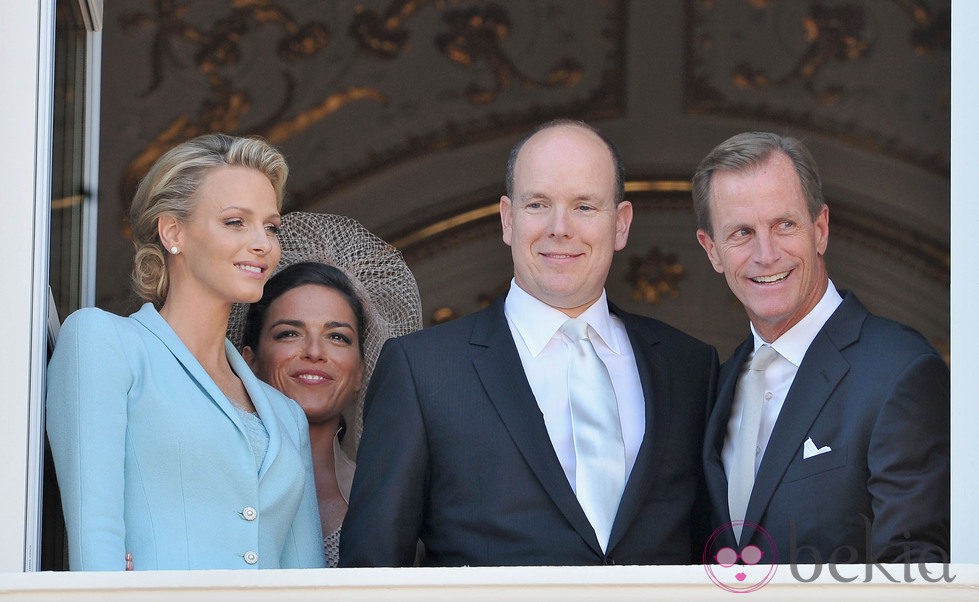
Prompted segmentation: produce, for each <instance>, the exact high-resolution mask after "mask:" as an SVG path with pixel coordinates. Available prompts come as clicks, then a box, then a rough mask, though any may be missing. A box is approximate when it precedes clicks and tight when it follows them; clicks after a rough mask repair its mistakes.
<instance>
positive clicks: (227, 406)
mask: <svg viewBox="0 0 979 602" xmlns="http://www.w3.org/2000/svg"><path fill="white" fill-rule="evenodd" d="M130 317H132V318H133V319H135V320H136V321H137V322H139V323H140V324H142V325H143V326H144V327H146V329H147V330H149V331H150V332H151V333H153V335H154V336H155V337H157V338H158V339H159V340H160V342H161V343H163V344H164V345H165V346H166V347H167V349H169V350H170V353H172V354H173V357H174V358H175V359H176V360H177V361H178V362H179V363H180V365H181V366H183V368H184V370H185V371H186V372H187V374H188V375H189V376H190V377H191V378H192V379H194V381H195V382H196V383H197V386H198V387H200V389H201V391H202V392H204V393H205V394H206V395H207V396H208V397H209V398H210V399H211V401H212V402H213V403H214V404H215V405H217V406H218V407H219V408H220V409H221V411H222V412H224V414H225V415H226V416H227V417H228V419H229V420H231V422H232V423H234V425H235V426H236V427H237V428H238V431H239V432H240V433H241V434H242V436H245V437H246V438H247V435H245V427H244V425H243V424H242V423H241V418H240V417H239V416H238V412H236V411H235V409H234V406H232V405H231V401H229V400H228V398H227V397H226V396H225V395H224V393H222V392H221V389H220V388H219V387H218V386H217V383H215V382H214V379H212V378H211V377H210V375H209V374H208V373H207V371H206V370H204V367H203V366H201V363H200V362H199V361H197V358H196V357H194V354H192V353H191V352H190V350H189V349H187V346H186V345H184V343H183V341H181V340H180V337H178V336H177V333H175V332H174V331H173V329H172V328H170V325H169V324H168V323H167V321H166V320H164V319H163V316H161V315H160V314H159V313H158V312H157V311H156V309H155V308H154V307H153V305H152V304H150V303H146V304H144V305H143V307H142V308H140V310H139V311H137V312H136V313H134V314H133V315H132V316H130ZM235 353H236V354H237V352H235Z"/></svg>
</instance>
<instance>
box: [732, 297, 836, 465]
mask: <svg viewBox="0 0 979 602" xmlns="http://www.w3.org/2000/svg"><path fill="white" fill-rule="evenodd" d="M842 302H843V298H842V297H840V293H839V292H838V291H837V290H836V287H835V286H833V281H832V280H830V281H829V282H828V285H827V287H826V292H825V293H823V296H822V298H821V299H820V300H819V303H817V304H816V306H815V307H813V308H812V310H811V311H810V312H809V313H808V314H806V316H805V317H804V318H802V319H801V320H799V322H798V323H796V325H795V326H793V327H792V328H790V329H788V330H787V331H786V332H785V333H784V334H783V335H782V336H780V337H779V338H777V339H776V340H775V341H773V342H772V343H769V344H770V345H771V346H772V348H773V349H774V350H775V351H777V352H778V357H776V358H775V361H773V362H772V363H771V365H770V366H769V367H768V369H767V370H765V373H764V378H765V402H764V404H765V405H764V406H763V407H762V413H761V427H760V428H759V429H758V447H757V448H755V474H757V473H758V466H759V465H760V464H761V459H762V458H763V457H764V456H765V449H766V448H767V447H768V440H769V439H770V438H771V436H772V430H773V429H774V428H775V421H776V420H778V415H779V413H780V412H781V411H782V404H784V403H785V397H786V395H788V393H789V388H790V387H791V386H792V381H794V380H795V375H796V373H797V372H798V371H799V366H801V365H802V358H804V357H805V355H806V351H807V350H808V349H809V345H811V344H812V341H813V339H815V338H816V335H817V334H819V331H820V330H821V329H822V327H823V324H825V323H826V320H829V318H830V316H832V315H833V312H835V311H836V308H837V307H839V306H840V303H842ZM751 334H752V336H753V337H754V343H755V346H754V351H753V352H752V354H751V356H749V357H748V358H747V360H746V361H745V363H744V366H743V367H742V368H741V376H740V377H738V386H737V389H736V390H735V392H734V402H733V405H732V407H731V418H730V419H729V420H728V423H727V437H726V438H725V439H724V449H723V450H722V451H721V459H722V460H723V462H724V472H725V474H726V475H727V477H728V480H730V478H731V463H732V462H734V442H735V441H736V440H737V434H738V428H739V426H740V424H741V414H742V413H743V412H744V407H743V397H744V396H743V395H742V394H741V393H742V392H741V383H742V381H743V380H744V375H745V372H746V371H747V370H748V364H749V363H750V362H751V357H753V356H754V353H755V352H757V351H758V348H759V347H761V346H762V345H764V344H766V343H765V341H764V339H762V338H761V337H760V336H759V335H758V332H757V331H756V330H755V326H754V324H752V325H751Z"/></svg>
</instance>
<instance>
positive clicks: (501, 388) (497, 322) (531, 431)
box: [469, 297, 602, 554]
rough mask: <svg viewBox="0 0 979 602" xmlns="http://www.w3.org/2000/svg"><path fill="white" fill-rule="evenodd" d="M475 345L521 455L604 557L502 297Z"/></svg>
mask: <svg viewBox="0 0 979 602" xmlns="http://www.w3.org/2000/svg"><path fill="white" fill-rule="evenodd" d="M469 342H470V348H471V349H472V357H473V366H474V367H475V368H476V372H477V373H478V374H479V379H480V382H481V383H482V385H483V388H484V389H485V391H486V394H487V395H488V396H489V399H490V401H491V402H492V403H493V405H494V407H495V408H496V411H497V413H498V414H499V416H500V419H501V420H502V421H503V424H504V425H505V427H506V429H507V431H508V432H509V434H510V437H511V439H512V440H513V442H514V444H515V445H516V446H517V449H519V450H520V453H521V455H523V457H524V459H525V460H526V461H527V464H528V466H530V469H531V471H533V473H534V475H535V476H536V477H537V479H538V481H540V483H541V485H542V486H543V487H544V490H545V491H547V494H548V495H549V496H550V497H551V499H552V500H553V501H554V503H555V505H556V506H557V507H558V509H559V510H560V511H561V513H562V514H564V516H565V518H567V520H568V522H570V523H571V525H572V526H573V527H574V529H575V530H576V531H578V533H579V534H580V535H581V537H582V539H584V540H585V541H586V542H587V543H588V545H589V546H591V547H592V549H594V550H595V552H596V553H598V554H602V550H601V546H599V544H598V539H597V538H596V537H595V531H594V529H593V528H592V526H591V523H589V522H588V518H587V517H585V513H584V511H582V509H581V506H580V505H579V504H578V498H576V497H575V494H574V491H573V490H572V489H571V484H570V483H568V479H567V478H566V477H565V476H564V469H562V468H561V463H560V461H559V460H558V457H557V454H556V453H555V452H554V448H553V446H552V445H551V439H550V436H549V435H548V434H547V427H546V426H545V425H544V416H543V414H541V411H540V408H539V407H538V405H537V400H536V399H535V398H534V393H533V390H532V389H531V388H530V383H528V382H527V376H526V374H525V373H524V371H523V369H522V368H521V366H522V364H521V362H520V355H519V354H518V353H517V347H516V345H515V344H514V342H513V336H512V335H511V333H510V327H509V324H508V323H507V321H506V317H505V316H504V314H503V298H502V297H501V298H500V299H498V300H497V301H496V302H495V303H494V304H493V305H492V306H491V307H490V308H489V309H487V310H486V311H483V312H481V313H480V314H479V315H478V316H477V319H476V323H475V325H474V327H473V332H472V335H471V337H470V341H469Z"/></svg>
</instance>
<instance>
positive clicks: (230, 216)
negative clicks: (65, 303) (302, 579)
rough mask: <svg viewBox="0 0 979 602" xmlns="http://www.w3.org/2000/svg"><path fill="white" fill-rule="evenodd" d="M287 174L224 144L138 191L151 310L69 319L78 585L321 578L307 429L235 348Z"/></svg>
mask: <svg viewBox="0 0 979 602" xmlns="http://www.w3.org/2000/svg"><path fill="white" fill-rule="evenodd" d="M287 175H288V167H287V166H286V162H285V159H284V158H283V157H282V155H281V154H280V153H279V152H278V151H277V150H276V149H274V148H273V147H271V146H270V145H268V144H267V143H265V142H264V141H261V140H256V139H248V138H235V137H231V136H226V135H222V134H214V135H206V136H201V137H199V138H195V139H193V140H190V141H188V142H184V143H182V144H180V145H178V146H177V147H175V148H173V149H172V150H170V151H169V152H167V153H166V154H164V155H163V156H162V157H160V159H159V160H158V161H157V162H156V164H154V166H153V167H152V168H151V169H150V171H149V173H148V174H147V175H146V177H145V178H144V180H143V181H142V182H141V183H140V186H139V189H138V190H137V192H136V197H135V199H134V201H133V204H132V209H131V211H130V222H131V225H132V230H133V241H134V243H135V245H136V249H137V251H136V259H135V268H134V281H135V287H136V291H137V293H138V294H139V295H140V296H141V297H142V298H143V299H145V300H146V301H147V303H146V304H145V305H143V307H142V308H141V309H140V310H139V311H137V312H136V313H134V314H133V315H131V316H129V317H121V316H116V315H113V314H110V313H107V312H104V311H101V310H98V309H94V308H88V309H82V310H79V311H78V312H75V313H74V314H72V315H71V316H69V318H68V319H67V320H66V321H65V324H64V326H63V328H62V330H61V334H60V337H59V341H58V344H57V346H56V348H55V351H54V355H53V357H52V360H51V364H50V367H49V371H48V374H49V376H48V398H47V425H48V436H49V439H50V441H51V448H52V452H53V455H54V460H55V467H56V470H57V476H58V482H59V485H60V488H61V496H62V502H63V506H64V513H65V522H66V526H67V529H68V542H69V560H70V566H71V568H72V570H122V569H123V568H126V566H127V559H128V560H129V564H130V565H131V568H133V569H135V570H140V569H219V568H241V569H250V568H293V567H318V566H323V563H324V560H323V548H322V540H321V538H320V519H319V513H318V510H317V504H316V493H315V483H314V480H313V474H312V465H311V456H310V444H309V431H308V428H307V422H306V418H305V416H304V414H303V412H302V410H301V409H300V408H299V406H297V405H296V404H295V403H294V402H292V401H291V400H289V399H288V398H286V397H285V396H283V395H282V394H281V393H279V392H278V391H276V390H275V389H273V388H272V387H270V386H268V385H266V384H265V383H263V382H261V381H260V380H258V379H257V378H255V376H254V375H253V374H252V373H251V371H250V370H249V369H248V366H247V364H246V363H245V361H244V360H243V359H242V357H241V355H240V354H239V353H238V352H237V351H236V350H235V348H234V346H233V345H231V344H230V343H229V342H228V341H227V340H226V339H225V331H226V328H227V325H228V318H229V315H230V313H231V308H232V305H233V304H234V303H237V302H253V301H256V300H258V299H259V298H260V297H261V296H262V287H263V285H264V284H265V281H266V280H267V279H268V277H269V276H270V275H271V274H272V271H273V270H274V269H275V267H276V265H277V263H278V261H279V257H280V248H279V242H278V240H277V237H276V235H277V231H278V228H279V223H280V215H279V211H280V209H281V206H282V197H283V192H284V189H285V182H286V177H287Z"/></svg>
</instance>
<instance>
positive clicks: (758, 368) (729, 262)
mask: <svg viewBox="0 0 979 602" xmlns="http://www.w3.org/2000/svg"><path fill="white" fill-rule="evenodd" d="M693 199H694V208H695V210H696V213H697V222H698V230H697V239H698V240H699V241H700V244H701V246H703V248H704V250H705V251H706V252H707V257H708V258H709V259H710V262H711V264H712V265H713V266H714V269H715V270H716V271H717V272H718V273H721V274H724V277H725V278H726V279H727V283H728V286H729V287H730V288H731V291H732V292H733V293H734V294H735V295H736V296H737V298H738V299H739V300H740V301H741V303H742V304H743V305H744V308H745V311H746V312H747V314H748V319H749V320H750V322H751V335H750V336H749V337H748V338H747V339H746V340H745V341H744V343H742V344H741V346H740V347H738V349H737V350H736V351H735V352H734V355H732V356H731V358H730V359H729V360H728V361H727V362H725V364H724V365H723V366H722V368H721V376H720V380H719V385H718V386H719V391H718V400H717V403H716V405H715V407H714V411H713V413H712V415H711V417H710V420H709V422H708V427H707V434H706V441H705V449H704V462H705V471H706V475H707V482H708V486H709V488H710V493H711V500H712V505H713V522H714V525H715V526H723V525H726V524H727V523H729V522H733V528H731V529H727V530H726V533H724V534H723V535H724V537H721V538H719V539H718V540H717V541H718V547H724V546H737V547H738V548H744V547H745V546H749V545H752V544H758V543H759V542H761V541H763V539H762V538H763V537H764V533H763V532H762V531H760V530H757V529H755V528H754V526H755V525H760V526H761V527H762V528H763V529H764V531H765V532H767V533H768V534H769V535H770V536H771V537H772V539H773V540H774V542H775V544H776V545H777V548H778V551H779V554H780V559H779V560H780V561H781V562H792V563H826V562H833V563H847V562H860V563H862V562H867V561H872V562H904V561H931V562H947V561H948V549H949V373H948V367H947V366H946V365H945V363H944V361H942V359H941V357H939V355H938V353H937V352H936V351H935V350H934V349H933V348H932V347H931V345H929V344H928V343H927V342H926V341H925V340H924V339H923V338H922V337H921V335H919V334H918V333H917V332H914V331H913V330H911V329H909V328H907V327H905V326H902V325H900V324H897V323H895V322H892V321H890V320H886V319H884V318H880V317H877V316H874V315H873V314H871V313H869V312H868V311H867V309H866V308H864V306H863V305H862V304H861V303H860V301H858V300H857V298H856V296H854V295H853V293H849V292H845V291H844V292H843V293H842V294H841V293H840V292H838V291H837V289H836V287H835V286H834V285H833V282H832V281H831V280H829V277H828V275H827V272H826V263H825V254H826V249H827V245H828V241H829V208H828V207H827V206H826V203H825V201H824V200H823V194H822V186H821V183H820V179H819V173H818V171H817V169H816V164H815V162H814V161H813V158H812V156H811V155H810V154H809V151H808V150H807V149H806V148H805V147H804V146H803V145H802V143H800V142H799V141H798V140H795V139H793V138H787V137H780V136H777V135H775V134H769V133H764V132H751V133H744V134H739V135H737V136H734V137H733V138H730V139H729V140H727V141H725V142H723V143H721V144H720V145H719V146H717V147H716V148H715V149H714V150H712V151H711V152H710V154H709V155H707V157H706V158H705V159H704V160H703V161H702V162H701V163H700V165H699V166H698V167H697V171H696V173H695V174H694V177H693ZM742 521H743V523H744V524H743V528H742ZM732 537H733V539H732ZM767 541H771V540H767ZM767 561H768V562H771V561H772V559H771V558H769V559H767Z"/></svg>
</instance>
